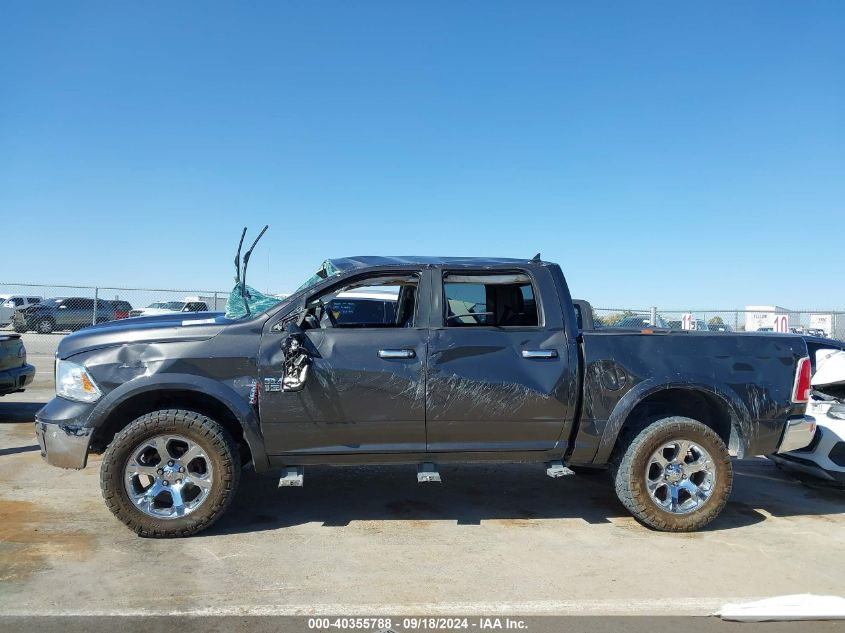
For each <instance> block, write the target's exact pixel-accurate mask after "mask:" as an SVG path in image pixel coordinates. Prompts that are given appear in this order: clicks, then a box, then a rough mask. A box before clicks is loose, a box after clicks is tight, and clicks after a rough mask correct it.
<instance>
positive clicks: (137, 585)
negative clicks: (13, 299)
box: [0, 355, 845, 615]
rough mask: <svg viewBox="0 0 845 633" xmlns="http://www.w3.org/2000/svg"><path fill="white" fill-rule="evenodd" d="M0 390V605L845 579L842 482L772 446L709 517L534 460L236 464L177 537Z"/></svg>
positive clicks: (181, 608) (390, 602)
mask: <svg viewBox="0 0 845 633" xmlns="http://www.w3.org/2000/svg"><path fill="white" fill-rule="evenodd" d="M30 359H31V361H33V362H35V364H36V365H37V366H38V367H39V370H40V375H39V379H38V381H37V383H36V385H35V387H34V388H32V389H30V390H28V391H27V392H25V393H21V394H14V395H12V396H7V397H5V398H0V482H2V486H0V614H6V615H16V614H17V615H25V614H31V613H42V614H43V613H55V614H80V615H81V614H100V613H103V614H105V613H108V614H127V613H137V614H142V613H148V614H168V613H175V612H179V613H185V612H188V613H198V614H203V613H205V614H218V613H219V614H233V615H236V614H247V613H248V614H258V615H268V614H289V613H331V614H341V615H352V614H378V613H389V614H397V613H404V614H407V613H428V614H430V613H461V614H473V613H477V614H489V613H494V612H495V613H520V614H532V613H533V614H543V613H564V614H577V613H604V614H627V613H650V614H706V613H712V612H713V611H715V610H716V609H717V608H718V607H719V606H720V605H721V604H723V603H725V602H737V601H744V600H746V599H748V600H750V599H755V598H761V597H768V596H774V595H782V594H792V593H804V592H812V593H820V594H842V593H843V588H844V587H845V529H843V528H845V496H843V495H842V494H841V493H838V492H834V491H825V490H816V489H810V488H807V487H804V486H803V485H801V484H799V483H797V482H795V481H793V480H792V479H790V478H789V477H787V476H785V475H783V474H782V473H781V472H780V471H778V469H777V468H775V467H774V466H773V465H772V464H771V463H770V462H768V461H767V460H765V459H753V460H748V461H743V462H737V463H736V470H737V477H736V483H735V489H734V493H733V497H732V500H731V502H730V503H729V505H728V506H727V508H726V510H725V511H724V513H723V514H722V516H721V517H720V518H719V519H718V520H717V521H716V522H714V523H713V524H712V525H711V526H710V528H709V529H708V530H706V531H704V532H700V533H694V534H663V533H658V532H653V531H650V530H648V529H646V528H643V527H641V526H640V525H639V524H637V523H636V522H635V521H634V520H633V519H631V518H630V517H629V516H628V515H627V513H626V512H625V510H624V509H623V507H622V506H621V504H620V503H619V502H618V501H617V500H616V497H615V495H614V493H613V491H612V488H611V486H610V484H609V481H608V480H607V478H606V477H604V476H591V477H582V476H571V477H565V478H563V479H558V480H552V479H549V478H548V477H546V476H545V474H544V472H543V469H542V468H540V467H538V466H484V467H462V466H453V467H447V468H443V469H442V471H441V472H442V475H443V483H442V484H440V485H437V484H427V485H419V484H417V483H416V480H415V470H414V468H413V467H378V468H376V467H370V468H345V469H340V468H337V469H333V468H314V469H311V470H308V471H306V480H305V487H304V488H302V489H296V488H282V489H278V488H277V487H276V481H275V480H273V479H272V478H259V477H257V476H255V475H254V474H251V473H247V474H246V475H245V477H244V478H243V480H242V483H241V488H240V492H239V494H238V497H237V500H236V503H235V505H234V506H233V507H232V508H231V509H230V511H229V513H228V515H226V516H225V517H224V518H223V519H222V520H221V521H220V522H218V523H217V524H216V525H215V526H214V527H213V528H212V529H211V530H210V531H208V532H206V533H204V534H202V535H200V536H197V537H194V538H190V539H185V540H170V541H160V540H145V539H140V538H138V537H136V536H135V535H134V534H133V533H131V532H130V531H129V530H127V529H126V528H124V527H123V525H122V524H120V523H119V522H118V521H117V520H116V519H114V518H113V517H112V515H111V514H110V513H109V512H108V510H107V509H106V507H105V505H104V504H103V502H102V499H101V497H100V491H99V480H98V474H99V473H98V471H99V458H94V459H92V460H91V462H90V463H89V467H88V468H87V469H85V470H83V471H63V470H59V469H56V468H52V467H49V466H47V465H45V464H44V463H42V461H41V458H40V457H39V453H38V449H37V445H36V442H35V437H34V435H33V429H32V423H31V420H32V418H33V415H34V412H35V411H36V410H37V409H38V407H39V406H40V403H43V402H45V401H46V400H47V399H48V398H49V397H51V395H52V381H51V376H50V373H51V371H52V358H51V357H50V356H37V355H31V357H30Z"/></svg>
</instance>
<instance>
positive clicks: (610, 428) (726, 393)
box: [594, 376, 751, 464]
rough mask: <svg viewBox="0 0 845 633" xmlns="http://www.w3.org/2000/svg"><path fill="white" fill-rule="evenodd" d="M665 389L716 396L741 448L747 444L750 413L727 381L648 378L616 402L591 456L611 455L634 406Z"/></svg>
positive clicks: (603, 457) (603, 459)
mask: <svg viewBox="0 0 845 633" xmlns="http://www.w3.org/2000/svg"><path fill="white" fill-rule="evenodd" d="M667 389H685V390H688V391H697V392H700V393H703V394H704V395H707V396H716V397H717V398H718V399H719V400H720V401H721V402H722V403H723V404H724V405H725V407H726V409H727V410H728V413H729V415H730V418H731V430H732V434H736V436H737V439H738V441H739V444H740V450H742V448H743V447H744V446H745V445H746V443H747V438H748V437H749V435H750V425H751V415H750V413H749V411H748V408H747V407H746V406H745V403H744V402H743V401H742V399H741V398H740V397H739V395H738V394H737V393H736V392H735V391H734V390H733V389H731V388H730V387H729V386H728V385H717V386H714V385H713V384H712V382H710V383H708V382H707V380H706V378H704V377H703V376H699V377H691V378H690V379H689V380H684V381H671V382H670V381H661V380H660V379H657V378H649V379H646V380H643V381H642V382H640V383H638V384H637V385H636V386H635V387H633V388H632V389H631V390H630V391H628V393H626V394H625V395H624V396H623V397H622V398H620V399H619V402H617V403H616V406H615V407H614V408H613V411H612V412H611V414H610V417H609V419H608V421H607V424H606V425H605V427H604V431H603V433H602V437H601V441H600V443H599V448H598V451H597V452H596V456H595V459H594V461H595V462H596V463H599V464H604V463H607V461H608V460H609V459H610V454H611V452H612V451H613V447H614V446H615V444H616V439H617V438H618V437H619V433H620V432H621V431H622V427H623V426H624V425H625V422H626V420H627V419H628V416H629V415H631V412H632V411H633V410H634V408H635V407H636V406H637V405H638V404H640V403H641V402H642V401H643V400H645V399H646V398H648V397H650V396H652V395H654V394H656V393H659V392H660V391H665V390H667Z"/></svg>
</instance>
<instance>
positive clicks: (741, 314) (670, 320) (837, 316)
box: [593, 306, 845, 340]
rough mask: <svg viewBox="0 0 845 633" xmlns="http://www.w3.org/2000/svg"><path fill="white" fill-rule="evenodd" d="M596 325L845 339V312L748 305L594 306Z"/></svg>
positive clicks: (602, 326)
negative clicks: (689, 307)
mask: <svg viewBox="0 0 845 633" xmlns="http://www.w3.org/2000/svg"><path fill="white" fill-rule="evenodd" d="M593 320H594V323H595V326H596V327H599V328H607V327H617V328H641V327H661V328H670V329H673V330H708V331H711V332H713V331H718V332H792V333H794V334H805V335H810V336H821V337H825V338H833V339H839V340H845V312H842V311H836V310H790V309H787V308H781V307H779V306H746V307H745V308H743V309H733V310H716V309H713V310H664V309H661V308H657V307H651V308H647V309H627V308H593Z"/></svg>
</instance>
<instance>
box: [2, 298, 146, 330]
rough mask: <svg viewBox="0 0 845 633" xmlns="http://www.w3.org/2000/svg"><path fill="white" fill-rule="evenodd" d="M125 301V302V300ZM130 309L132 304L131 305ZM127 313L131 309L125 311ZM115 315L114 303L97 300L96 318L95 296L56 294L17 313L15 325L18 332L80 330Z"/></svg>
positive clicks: (108, 319)
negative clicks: (87, 297)
mask: <svg viewBox="0 0 845 633" xmlns="http://www.w3.org/2000/svg"><path fill="white" fill-rule="evenodd" d="M123 303H125V302H123ZM129 307H130V308H131V306H129ZM126 313H127V314H128V310H127V311H126ZM114 318H115V302H114V301H106V300H105V299H97V309H96V319H95V315H94V299H86V298H85V297H56V298H54V299H47V300H45V301H43V302H42V303H40V304H38V305H34V306H30V307H28V308H25V309H23V310H18V311H17V312H16V313H15V317H14V321H13V322H12V325H13V326H14V328H15V332H26V331H27V330H35V331H36V332H38V333H39V334H50V333H51V332H54V331H56V330H71V331H72V330H79V329H82V328H84V327H87V326H89V325H92V324H93V323H94V322H95V320H96V322H97V323H105V322H106V321H111V320H113V319H114Z"/></svg>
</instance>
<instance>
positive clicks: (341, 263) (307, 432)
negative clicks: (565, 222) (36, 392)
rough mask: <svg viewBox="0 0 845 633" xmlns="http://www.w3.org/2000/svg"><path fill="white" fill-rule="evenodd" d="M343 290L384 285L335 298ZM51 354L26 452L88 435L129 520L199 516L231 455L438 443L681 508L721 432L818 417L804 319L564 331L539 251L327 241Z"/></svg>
mask: <svg viewBox="0 0 845 633" xmlns="http://www.w3.org/2000/svg"><path fill="white" fill-rule="evenodd" d="M353 292H354V293H371V292H377V293H379V295H380V296H388V300H389V301H391V302H393V303H394V305H393V306H392V309H390V310H386V309H385V310H366V311H365V310H343V309H339V308H337V306H338V305H339V304H338V303H334V304H333V302H334V301H335V299H336V298H337V297H338V296H339V295H341V293H353ZM243 296H245V297H246V296H248V293H244V295H243ZM346 296H347V297H348V296H349V295H348V294H347V295H346ZM347 315H354V318H351V317H348V316H347ZM364 315H370V316H364ZM57 359H58V360H57V366H56V376H57V380H56V384H57V397H56V398H55V399H53V400H52V401H50V402H49V403H48V404H47V405H46V406H45V407H44V408H43V409H42V410H41V411H40V412H39V413H38V415H37V420H36V434H37V437H38V441H39V443H40V445H41V452H42V455H43V456H44V457H45V458H46V460H47V461H48V462H49V463H51V464H54V465H56V466H61V467H64V468H83V467H84V466H85V465H86V460H87V456H88V454H89V452H104V456H103V462H102V468H101V486H102V491H103V496H104V498H105V501H106V503H107V505H108V507H109V508H110V509H111V511H112V512H113V513H114V514H115V515H116V516H117V517H118V518H119V519H120V520H121V521H123V522H124V523H125V524H126V525H127V526H128V527H129V528H131V529H132V530H134V531H135V532H136V533H138V534H139V535H142V536H154V537H169V536H186V535H190V534H193V533H196V532H198V531H200V530H202V529H204V528H206V527H208V526H209V525H210V524H211V523H212V522H214V521H215V520H216V519H217V518H218V517H219V516H220V515H221V514H222V513H223V512H224V511H225V509H226V508H227V507H228V505H229V504H230V502H231V501H232V498H233V496H234V495H235V491H236V488H237V485H238V481H239V473H240V470H241V467H242V464H249V463H251V465H252V467H253V468H254V469H255V470H256V471H259V472H275V473H277V474H280V484H281V485H301V484H302V482H303V481H304V470H305V468H306V467H307V466H309V465H312V464H332V465H345V464H392V463H411V464H416V465H417V466H418V471H417V472H418V480H419V481H438V480H439V479H440V477H439V471H438V464H443V463H447V462H511V461H514V462H533V463H539V464H544V465H545V467H546V472H547V474H549V475H550V476H552V477H557V476H560V475H565V474H571V473H572V470H570V467H572V468H574V469H575V470H578V471H581V470H583V469H584V468H592V469H601V468H606V469H608V470H609V472H610V475H611V479H612V481H613V485H614V486H615V488H616V492H617V494H618V496H619V498H620V500H621V501H622V503H623V504H624V505H625V507H626V508H627V509H628V510H629V511H630V512H631V513H632V514H633V515H634V516H635V517H636V518H637V519H638V520H639V521H640V522H642V523H643V524H645V525H647V526H650V527H652V528H655V529H659V530H670V531H688V530H695V529H698V528H701V527H702V526H704V525H706V524H707V523H709V522H710V521H711V520H712V519H714V518H715V517H716V516H717V515H718V514H719V512H720V511H721V509H722V508H723V506H724V505H725V503H726V502H727V500H728V496H729V494H730V491H731V484H732V466H731V459H730V453H729V447H730V449H731V450H732V451H733V452H735V454H736V455H737V456H738V457H743V456H745V455H759V454H769V453H775V452H779V451H790V450H794V449H796V448H799V447H801V446H804V445H806V444H808V443H809V442H810V441H811V439H812V437H813V433H814V430H815V428H814V424H813V421H812V419H809V418H807V417H805V415H804V413H805V406H806V401H807V392H808V390H809V386H810V385H809V379H810V364H809V359H808V355H807V346H806V344H805V342H804V341H803V340H802V339H801V337H799V336H794V335H772V334H768V335H754V334H743V335H736V334H732V333H723V332H708V331H700V332H698V331H695V332H690V331H670V330H659V329H651V328H645V329H636V330H624V329H619V330H614V329H607V330H603V329H598V330H587V329H585V330H583V331H581V330H579V327H578V322H577V319H576V311H575V306H574V304H573V301H572V299H571V297H570V294H569V290H568V288H567V284H566V280H565V279H564V275H563V273H562V271H561V269H560V267H559V266H558V265H556V264H553V263H549V262H545V261H542V260H540V259H539V257H537V258H535V259H532V260H517V259H472V258H432V257H354V258H345V259H335V260H328V261H327V262H325V264H324V265H323V267H322V268H321V269H320V270H319V271H318V273H317V274H316V275H314V276H313V277H312V278H311V279H310V280H309V281H308V282H306V283H305V284H304V285H303V287H301V288H300V289H299V290H298V291H297V292H295V293H294V294H292V295H290V296H289V297H287V298H285V299H283V300H281V301H280V302H279V303H277V304H275V305H274V306H273V307H271V308H269V309H265V310H264V311H262V312H260V313H253V314H247V316H244V317H242V318H237V319H236V318H230V317H227V316H225V315H222V314H214V313H204V314H186V313H182V314H168V315H162V316H156V317H140V318H137V319H131V320H129V321H125V322H111V323H106V324H102V325H98V326H95V327H91V328H88V329H86V330H83V331H80V332H77V333H75V334H72V335H70V336H67V337H65V338H64V339H62V341H61V343H60V344H59V347H58V352H57ZM442 485H448V481H447V482H445V483H443V484H442Z"/></svg>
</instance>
